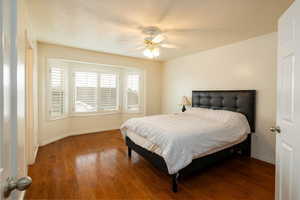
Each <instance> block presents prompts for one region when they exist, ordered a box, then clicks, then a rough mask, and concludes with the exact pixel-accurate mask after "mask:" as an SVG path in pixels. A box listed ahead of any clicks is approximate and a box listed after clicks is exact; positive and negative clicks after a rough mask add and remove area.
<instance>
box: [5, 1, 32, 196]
mask: <svg viewBox="0 0 300 200" xmlns="http://www.w3.org/2000/svg"><path fill="white" fill-rule="evenodd" d="M17 7H18V0H0V37H1V40H0V200H2V199H18V198H20V196H21V194H20V192H19V190H23V189H25V188H26V187H27V186H28V184H30V181H31V180H30V179H29V178H27V177H24V178H21V179H17V177H18V176H20V174H21V175H24V173H22V172H23V171H24V163H21V162H20V160H22V159H20V158H22V156H20V155H21V154H20V152H19V150H20V149H21V148H20V147H22V144H21V143H19V142H18V141H20V140H18V139H19V138H20V134H21V131H20V130H19V128H21V126H20V123H19V122H20V120H19V119H20V118H22V107H24V106H23V104H22V102H25V97H24V95H22V90H20V89H21V88H22V85H24V84H25V83H24V84H23V83H22V81H20V80H22V77H21V76H22V68H20V67H19V65H18V47H17V41H18V40H17V31H18V29H17V27H18V24H17V20H18V16H17V15H18V11H17ZM23 74H24V73H23ZM23 99H24V100H23ZM16 189H17V190H16ZM9 191H11V192H9Z"/></svg>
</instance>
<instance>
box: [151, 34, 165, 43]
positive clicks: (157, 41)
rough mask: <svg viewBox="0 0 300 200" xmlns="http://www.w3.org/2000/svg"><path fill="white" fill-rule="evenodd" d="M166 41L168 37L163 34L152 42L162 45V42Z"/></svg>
mask: <svg viewBox="0 0 300 200" xmlns="http://www.w3.org/2000/svg"><path fill="white" fill-rule="evenodd" d="M165 39H166V37H165V36H164V35H163V34H158V35H157V36H155V37H154V38H153V39H152V42H154V43H161V42H162V41H164V40H165Z"/></svg>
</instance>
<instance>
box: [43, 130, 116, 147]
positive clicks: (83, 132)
mask: <svg viewBox="0 0 300 200" xmlns="http://www.w3.org/2000/svg"><path fill="white" fill-rule="evenodd" d="M119 128H120V126H118V127H114V128H110V129H87V130H80V131H74V132H71V133H67V134H64V135H60V136H56V137H53V138H49V139H46V140H43V141H41V142H40V146H44V145H47V144H50V143H52V142H55V141H57V140H61V139H63V138H66V137H69V136H73V135H84V134H89V133H97V132H103V131H111V130H116V129H119Z"/></svg>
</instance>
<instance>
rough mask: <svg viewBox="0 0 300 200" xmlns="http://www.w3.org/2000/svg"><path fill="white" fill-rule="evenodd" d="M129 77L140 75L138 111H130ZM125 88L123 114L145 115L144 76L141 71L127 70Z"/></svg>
mask: <svg viewBox="0 0 300 200" xmlns="http://www.w3.org/2000/svg"><path fill="white" fill-rule="evenodd" d="M128 75H139V92H138V101H139V104H138V109H137V110H130V109H128V92H127V90H128ZM123 78H124V81H123V83H124V88H123V92H124V94H123V105H124V108H123V112H124V113H128V114H130V113H133V114H143V113H144V95H145V94H144V74H143V72H142V71H141V70H127V71H126V72H125V73H124V76H123Z"/></svg>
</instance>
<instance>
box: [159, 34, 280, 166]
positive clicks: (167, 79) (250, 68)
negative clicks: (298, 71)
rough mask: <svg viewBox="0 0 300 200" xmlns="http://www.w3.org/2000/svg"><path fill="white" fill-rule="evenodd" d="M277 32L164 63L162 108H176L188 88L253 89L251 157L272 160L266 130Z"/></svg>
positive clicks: (270, 120) (272, 110) (271, 116)
mask: <svg viewBox="0 0 300 200" xmlns="http://www.w3.org/2000/svg"><path fill="white" fill-rule="evenodd" d="M276 49H277V34H276V33H272V34H268V35H264V36H260V37H256V38H253V39H250V40H246V41H242V42H239V43H235V44H231V45H227V46H224V47H221V48H217V49H212V50H208V51H203V52H199V53H196V54H192V55H188V56H184V57H180V58H176V59H173V60H170V61H168V62H166V63H165V64H164V68H163V76H162V77H163V92H162V108H163V109H162V110H163V112H164V113H170V112H175V111H179V109H180V107H179V106H178V104H179V103H180V101H181V98H182V96H191V91H192V90H201V89H202V90H206V89H255V90H257V107H256V112H257V113H256V133H255V134H253V137H252V138H253V139H252V142H253V145H252V156H253V157H255V158H258V159H261V160H264V161H267V162H271V163H274V161H275V137H274V136H273V135H271V134H270V133H269V131H268V129H269V127H271V126H274V124H275V117H276V116H275V115H276V51H277V50H276Z"/></svg>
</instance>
